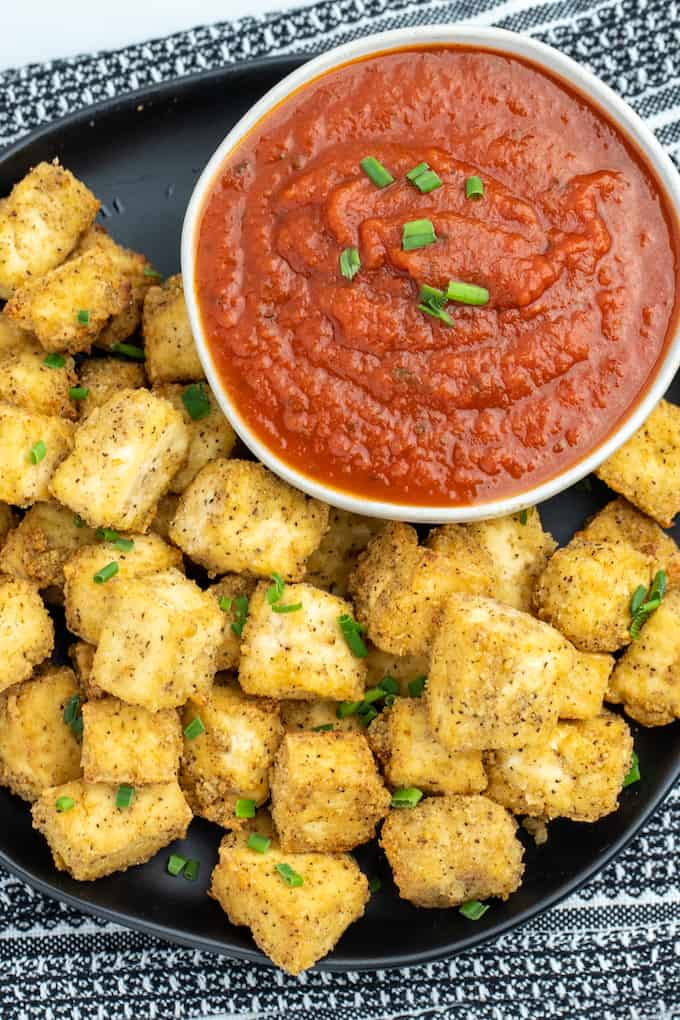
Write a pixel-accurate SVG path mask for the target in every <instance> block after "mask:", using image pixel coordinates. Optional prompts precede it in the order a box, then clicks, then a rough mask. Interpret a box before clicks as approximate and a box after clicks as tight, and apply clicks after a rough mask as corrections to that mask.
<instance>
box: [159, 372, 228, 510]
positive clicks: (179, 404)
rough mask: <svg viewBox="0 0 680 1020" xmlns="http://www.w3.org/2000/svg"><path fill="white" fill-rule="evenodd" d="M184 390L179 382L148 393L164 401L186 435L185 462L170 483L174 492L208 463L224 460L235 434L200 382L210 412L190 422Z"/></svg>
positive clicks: (213, 399)
mask: <svg viewBox="0 0 680 1020" xmlns="http://www.w3.org/2000/svg"><path fill="white" fill-rule="evenodd" d="M187 388H188V387H187V386H183V385H181V384H180V383H161V384H158V385H156V386H154V388H153V390H152V391H151V392H152V393H154V394H155V395H156V396H157V397H163V398H164V399H165V400H168V401H169V402H170V403H171V404H172V406H173V407H174V408H175V409H176V410H177V411H179V413H180V414H181V415H182V418H183V419H184V424H185V425H186V427H187V431H188V433H189V451H188V453H187V459H186V461H185V463H184V465H183V466H182V467H181V468H180V469H179V471H178V472H177V474H176V475H175V477H174V478H173V479H172V481H171V483H170V492H176V493H181V492H184V490H185V489H186V487H187V485H189V484H190V483H191V482H193V480H194V478H195V477H196V475H197V474H198V472H199V471H200V470H201V468H203V467H205V465H206V464H208V463H209V461H211V460H215V459H216V458H217V457H228V456H229V455H230V453H231V451H232V450H233V448H234V443H235V442H236V433H235V432H234V430H233V428H232V427H231V425H230V424H229V422H228V421H227V419H226V418H225V417H224V415H223V414H222V412H221V410H220V408H219V405H218V403H217V401H216V400H215V398H214V396H213V394H212V391H211V389H210V387H209V386H208V384H207V383H205V382H204V383H203V392H204V393H205V395H206V397H207V398H208V402H209V406H210V411H209V413H208V414H207V415H205V417H202V418H198V419H196V420H194V419H192V417H191V415H190V414H189V412H188V411H187V409H186V406H185V404H184V401H183V400H182V396H183V395H184V394H185V393H186V392H187Z"/></svg>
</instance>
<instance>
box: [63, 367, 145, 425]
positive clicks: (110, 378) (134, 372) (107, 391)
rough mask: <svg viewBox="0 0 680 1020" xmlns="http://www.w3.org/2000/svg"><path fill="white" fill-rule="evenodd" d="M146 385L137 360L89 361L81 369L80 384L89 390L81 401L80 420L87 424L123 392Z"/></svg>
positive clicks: (79, 402) (142, 369) (143, 373)
mask: <svg viewBox="0 0 680 1020" xmlns="http://www.w3.org/2000/svg"><path fill="white" fill-rule="evenodd" d="M145 384H146V373H145V372H144V366H143V365H140V364H139V363H138V362H136V361H119V360H118V359H116V358H89V359H88V360H87V361H86V362H85V363H84V364H83V365H82V367H81V369H80V385H81V386H83V387H84V388H85V389H86V390H87V391H88V393H87V397H86V398H85V400H80V401H78V408H79V410H80V420H81V421H84V420H85V418H89V416H90V415H91V414H92V412H93V411H94V409H95V407H102V405H103V404H105V403H106V402H107V401H108V400H110V399H111V397H115V395H116V394H117V393H119V392H120V391H121V390H138V389H141V388H142V387H143V386H144V385H145Z"/></svg>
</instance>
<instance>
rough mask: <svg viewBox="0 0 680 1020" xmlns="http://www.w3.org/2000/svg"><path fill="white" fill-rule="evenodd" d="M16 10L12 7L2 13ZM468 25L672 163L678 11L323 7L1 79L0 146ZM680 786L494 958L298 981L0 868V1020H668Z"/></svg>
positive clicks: (480, 952) (612, 2) (679, 962)
mask: <svg viewBox="0 0 680 1020" xmlns="http://www.w3.org/2000/svg"><path fill="white" fill-rule="evenodd" d="M10 2H11V3H14V2H18V0H10ZM463 19H473V20H474V21H476V22H477V23H480V24H496V25H499V26H501V27H503V28H508V29H514V30H516V31H520V32H526V33H529V34H530V35H532V36H534V37H536V38H539V39H542V40H543V41H544V42H547V43H550V44H551V45H553V46H556V47H557V48H559V49H561V50H564V51H565V52H566V53H568V54H570V55H571V56H572V57H575V58H576V60H578V61H580V62H581V63H583V64H586V65H587V66H588V67H590V69H591V70H593V71H594V72H595V73H596V74H598V75H599V76H600V77H601V78H603V79H604V80H605V81H607V82H608V83H609V84H610V85H612V86H613V87H614V88H615V89H616V90H617V91H618V92H619V93H620V94H621V95H622V96H624V98H625V99H627V100H628V101H629V102H630V103H631V104H632V105H633V106H634V107H635V108H636V110H637V111H638V112H639V113H640V114H641V115H642V116H643V117H644V118H645V119H646V120H647V122H648V124H650V126H651V127H652V128H653V129H654V130H655V132H656V134H657V137H658V138H659V140H660V141H661V142H662V143H663V144H664V145H665V146H666V148H667V149H668V151H669V152H670V153H671V155H672V156H673V157H674V158H675V159H676V160H678V158H679V157H680V3H678V2H676V0H555V2H547V3H546V2H536V0H505V2H498V0H457V2H456V0H448V2H447V0H436V2H431V0H430V2H423V3H420V2H417V0H327V2H324V3H319V4H316V5H314V6H312V7H307V8H305V9H303V10H297V11H292V12H290V13H286V14H278V15H272V16H269V17H263V18H257V19H253V18H246V19H243V20H241V21H238V22H233V23H223V24H219V25H213V26H210V27H205V28H196V29H194V30H192V31H190V32H183V33H181V34H178V35H173V36H171V37H169V38H167V39H161V40H156V41H153V42H149V43H144V44H142V45H139V46H132V47H128V48H126V49H124V50H119V51H117V52H115V53H100V54H95V55H92V56H82V57H75V58H72V59H69V60H63V61H52V62H50V63H47V64H34V65H31V66H28V67H23V68H20V69H17V70H10V71H6V72H4V73H1V74H0V145H5V144H7V143H9V142H11V141H12V140H14V139H15V138H17V137H19V136H20V135H22V134H24V133H25V132H27V131H29V130H31V129H32V128H34V127H36V126H37V125H39V124H44V123H47V122H48V121H51V120H54V119H55V118H57V117H59V116H61V115H63V114H65V113H67V112H70V111H72V110H75V109H77V108H79V107H82V106H86V105H89V104H91V103H94V102H97V101H99V100H101V99H105V98H107V97H110V96H114V95H118V94H121V93H124V92H126V91H129V90H132V89H137V88H141V87H143V86H144V85H147V84H150V83H153V82H157V81H161V80H166V79H169V78H174V77H179V76H183V75H187V74H192V73H194V72H196V71H203V70H206V69H208V68H212V67H219V66H220V65H223V64H225V63H232V62H234V61H240V60H247V59H248V58H250V57H253V56H260V55H263V54H272V53H285V52H292V51H298V52H299V51H302V52H309V53H311V52H313V51H315V50H320V49H324V48H327V47H329V46H332V45H335V44H337V43H341V42H346V41H349V40H351V39H354V38H357V37H358V36H361V35H364V34H367V33H369V32H372V31H377V30H380V29H387V28H399V27H403V26H408V25H417V24H424V23H434V22H439V23H443V22H450V21H457V20H463ZM679 850H680V789H676V790H675V792H674V793H673V794H672V795H671V796H670V798H669V799H668V800H667V802H666V803H665V805H664V806H663V807H662V808H661V809H660V810H659V811H658V812H657V813H656V815H655V816H654V817H653V818H652V819H651V821H650V822H649V824H648V825H647V826H646V827H645V829H644V831H643V832H642V833H641V834H640V835H639V836H638V837H637V838H636V839H635V840H634V842H633V843H632V844H631V845H630V846H629V847H628V849H627V850H626V851H625V852H624V853H623V854H622V855H621V856H620V857H619V858H618V860H617V861H616V862H614V863H613V864H611V865H610V866H609V867H608V868H607V869H606V870H605V871H604V872H603V873H602V874H601V875H599V876H598V877H597V878H595V879H594V880H593V881H592V882H590V884H589V885H588V886H586V887H585V888H584V889H582V890H581V892H580V893H578V894H576V895H574V896H572V897H571V898H570V899H568V900H567V901H566V902H564V903H563V904H561V905H559V906H557V907H555V908H553V909H552V910H551V911H550V912H549V913H547V914H545V915H543V916H542V917H539V918H538V919H536V920H534V921H533V922H531V923H529V924H527V925H526V926H525V927H524V928H522V929H521V930H520V931H518V932H515V933H513V934H511V935H508V936H505V937H503V938H501V939H499V940H498V941H497V942H495V943H493V944H492V945H489V946H485V947H482V948H479V949H476V950H472V951H470V952H467V953H464V954H462V955H460V956H457V957H455V958H453V959H451V960H448V961H444V962H441V963H434V964H431V965H428V966H425V967H418V968H412V969H408V970H403V971H398V972H395V971H390V972H386V971H385V972H378V973H376V974H361V975H359V974H351V973H350V974H345V975H339V974H327V973H310V974H307V975H304V976H303V977H301V978H299V979H295V978H290V977H286V976H285V975H283V974H281V973H277V972H274V971H272V970H270V969H266V968H264V967H257V966H254V965H252V964H247V963H240V962H235V961H229V960H226V959H223V958H219V957H215V956H211V955H209V954H205V953H200V952H192V951H191V950H187V949H179V948H174V947H168V946H167V945H165V944H164V943H160V942H158V941H157V940H155V939H152V938H149V937H146V936H144V935H141V934H137V933H135V932H130V931H126V930H124V929H122V928H119V927H117V926H115V925H113V924H109V923H106V922H103V921H98V920H96V919H93V918H91V917H88V916H86V915H84V914H81V913H78V912H77V911H75V910H73V909H71V908H69V907H66V906H63V905H60V904H58V903H56V902H54V901H52V900H49V899H46V898H45V897H44V896H42V895H40V894H39V893H36V892H34V891H32V890H31V889H30V888H28V887H27V886H26V885H24V884H23V883H22V882H20V881H19V880H18V879H16V878H14V877H12V876H11V875H9V874H7V873H4V872H2V871H1V870H0V1020H171V1018H172V1020H195V1018H198V1017H211V1018H214V1020H217V1018H221V1020H227V1018H236V1017H238V1018H239V1020H312V1018H313V1020H388V1018H389V1020H398V1018H399V1020H415V1018H420V1017H422V1018H428V1020H429V1018H440V1017H441V1018H444V1020H548V1018H559V1020H581V1018H585V1017H588V1018H591V1020H623V1018H625V1020H670V1018H672V1017H674V1018H680V938H679V935H680V865H679V863H678V851H679Z"/></svg>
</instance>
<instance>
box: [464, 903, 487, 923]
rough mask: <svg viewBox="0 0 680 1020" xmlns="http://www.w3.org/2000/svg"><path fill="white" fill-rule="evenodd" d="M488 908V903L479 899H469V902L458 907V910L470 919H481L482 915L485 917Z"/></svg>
mask: <svg viewBox="0 0 680 1020" xmlns="http://www.w3.org/2000/svg"><path fill="white" fill-rule="evenodd" d="M488 909H489V905H488V903H480V902H479V900H468V901H467V903H464V904H463V905H462V907H459V908H458V912H459V913H460V914H462V915H463V917H467V919H468V921H479V919H480V917H483V916H484V914H486V912H487V910H488Z"/></svg>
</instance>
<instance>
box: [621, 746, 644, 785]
mask: <svg viewBox="0 0 680 1020" xmlns="http://www.w3.org/2000/svg"><path fill="white" fill-rule="evenodd" d="M639 782H640V759H639V758H638V756H637V753H636V752H635V751H633V763H632V765H631V767H630V771H629V772H628V775H627V776H626V778H625V779H624V780H623V785H624V787H626V786H631V785H632V784H633V783H639Z"/></svg>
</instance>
